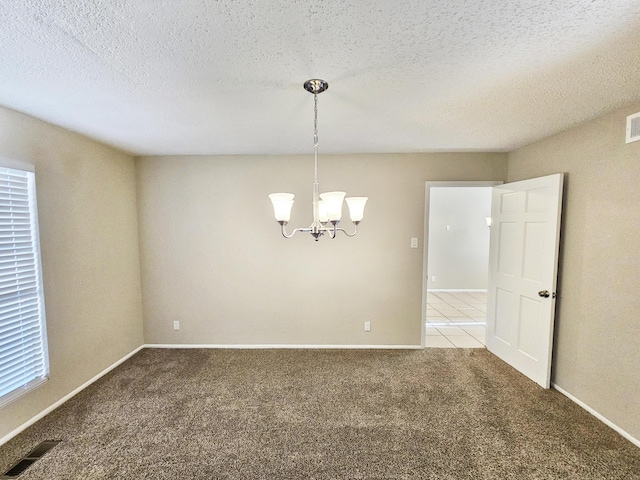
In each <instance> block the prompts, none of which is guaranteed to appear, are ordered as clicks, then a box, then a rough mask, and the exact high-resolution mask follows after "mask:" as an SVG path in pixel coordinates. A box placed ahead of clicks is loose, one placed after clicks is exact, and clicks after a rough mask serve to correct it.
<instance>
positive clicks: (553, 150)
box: [508, 104, 640, 438]
mask: <svg viewBox="0 0 640 480" xmlns="http://www.w3.org/2000/svg"><path fill="white" fill-rule="evenodd" d="M638 111H640V104H636V105H632V106H630V107H629V108H624V109H622V110H619V111H617V112H615V113H614V114H612V115H608V116H604V117H601V118H599V119H597V120H594V121H592V122H589V123H587V124H585V125H582V126H580V127H578V128H574V129H572V130H569V131H566V132H564V133H561V134H558V135H555V136H553V137H550V138H548V139H545V140H542V141H540V142H537V143H535V144H533V145H530V146H527V147H524V148H521V149H519V150H516V151H514V152H512V153H510V154H509V174H508V178H509V181H516V180H521V179H525V178H531V177H537V176H541V175H547V174H551V173H557V172H565V173H566V177H565V200H564V211H563V223H564V226H563V230H562V238H561V245H562V246H561V257H560V277H559V286H558V291H559V300H558V304H557V316H556V343H555V356H554V368H553V381H554V382H555V383H556V384H557V385H558V386H560V387H562V388H563V389H565V390H567V391H568V392H569V393H570V394H572V395H574V396H575V397H577V398H578V399H580V400H581V401H583V402H584V403H586V404H587V405H589V406H590V407H592V408H593V409H595V410H596V411H598V412H599V413H600V414H602V415H603V416H605V417H606V418H608V419H609V420H611V421H612V422H614V423H615V424H617V425H618V426H619V427H621V428H622V429H624V430H625V431H627V432H628V433H630V434H631V435H632V436H634V437H635V438H640V408H639V407H638V405H639V404H640V371H639V369H640V320H639V318H640V317H639V312H640V294H639V292H640V142H635V143H631V144H627V145H626V144H625V143H624V142H625V119H626V116H627V115H630V114H632V113H636V112H638Z"/></svg>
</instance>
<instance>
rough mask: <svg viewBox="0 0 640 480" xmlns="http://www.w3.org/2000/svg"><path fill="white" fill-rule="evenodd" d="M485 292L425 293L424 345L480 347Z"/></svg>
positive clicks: (483, 333) (484, 319) (482, 339)
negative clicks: (425, 329)
mask: <svg viewBox="0 0 640 480" xmlns="http://www.w3.org/2000/svg"><path fill="white" fill-rule="evenodd" d="M486 315H487V292H473V291H469V292H432V291H429V292H427V324H426V325H427V340H426V346H427V347H435V348H484V336H485V326H486Z"/></svg>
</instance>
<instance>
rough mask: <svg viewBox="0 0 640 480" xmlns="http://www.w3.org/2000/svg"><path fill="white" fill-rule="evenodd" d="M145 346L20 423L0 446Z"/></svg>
mask: <svg viewBox="0 0 640 480" xmlns="http://www.w3.org/2000/svg"><path fill="white" fill-rule="evenodd" d="M143 348H144V345H140V346H139V347H138V348H136V349H135V350H134V351H133V352H131V353H128V354H127V355H125V356H124V357H122V358H121V359H120V360H118V361H116V362H115V363H114V364H112V365H110V366H108V367H107V368H105V369H104V370H103V371H101V372H100V373H98V374H97V375H96V376H94V377H93V378H91V379H90V380H87V381H86V382H85V383H83V384H82V385H80V386H79V387H78V388H76V389H75V390H73V391H72V392H71V393H68V394H67V395H65V396H64V397H62V398H61V399H60V400H58V401H57V402H56V403H54V404H53V405H50V406H49V407H47V408H45V409H44V410H43V411H41V412H40V413H39V414H37V415H36V416H35V417H33V418H31V419H30V420H28V421H27V422H25V423H23V424H22V425H20V426H19V427H18V428H16V429H15V430H13V431H12V432H10V433H8V434H6V435H5V436H4V437H2V438H0V446H1V445H4V444H5V443H7V442H8V441H9V440H11V439H12V438H13V437H15V436H16V435H18V434H19V433H20V432H22V431H24V430H26V429H27V428H29V427H30V426H31V425H33V424H34V423H36V422H37V421H38V420H40V419H41V418H43V417H44V416H46V415H48V414H49V413H51V412H53V411H54V410H55V409H56V408H58V407H59V406H60V405H62V404H63V403H64V402H66V401H67V400H69V399H70V398H71V397H73V396H75V395H77V394H78V393H80V392H81V391H82V390H84V389H85V388H87V387H88V386H89V385H91V384H92V383H93V382H95V381H96V380H98V379H99V378H100V377H103V376H104V375H106V374H107V373H109V372H110V371H111V370H113V369H114V368H116V367H117V366H118V365H120V364H121V363H123V362H125V361H126V360H128V359H129V358H131V357H132V356H134V355H135V354H136V353H138V352H139V351H140V350H142V349H143Z"/></svg>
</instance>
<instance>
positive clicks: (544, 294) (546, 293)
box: [538, 290, 551, 298]
mask: <svg viewBox="0 0 640 480" xmlns="http://www.w3.org/2000/svg"><path fill="white" fill-rule="evenodd" d="M538 295H539V296H541V297H544V298H549V296H550V295H551V294H550V293H549V290H540V291H539V292H538Z"/></svg>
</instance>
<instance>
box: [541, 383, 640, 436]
mask: <svg viewBox="0 0 640 480" xmlns="http://www.w3.org/2000/svg"><path fill="white" fill-rule="evenodd" d="M551 386H552V387H553V388H554V389H555V390H557V391H559V392H560V393H561V394H563V395H564V396H565V397H567V398H568V399H569V400H571V401H573V402H575V403H577V404H578V405H580V406H581V407H582V408H584V409H585V410H586V411H587V412H589V413H590V414H591V415H593V416H594V417H596V418H597V419H598V420H600V421H601V422H603V423H604V424H605V425H607V426H608V427H611V428H613V429H614V430H615V431H616V432H618V433H619V434H620V435H622V436H623V437H624V438H626V439H627V440H629V441H630V442H631V443H633V444H634V445H635V446H636V447H640V440H638V439H637V438H635V437H633V436H632V435H631V434H630V433H628V432H625V431H624V430H623V429H621V428H620V427H619V426H617V425H616V424H615V423H613V422H612V421H611V420H609V419H608V418H606V417H604V416H602V415H601V414H599V413H598V412H596V411H595V410H594V409H593V408H591V407H590V406H589V405H587V404H586V403H584V402H583V401H582V400H579V399H577V398H576V397H574V396H573V395H571V394H570V393H569V392H567V391H566V390H565V389H563V388H562V387H559V386H558V385H556V384H555V383H552V384H551Z"/></svg>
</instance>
